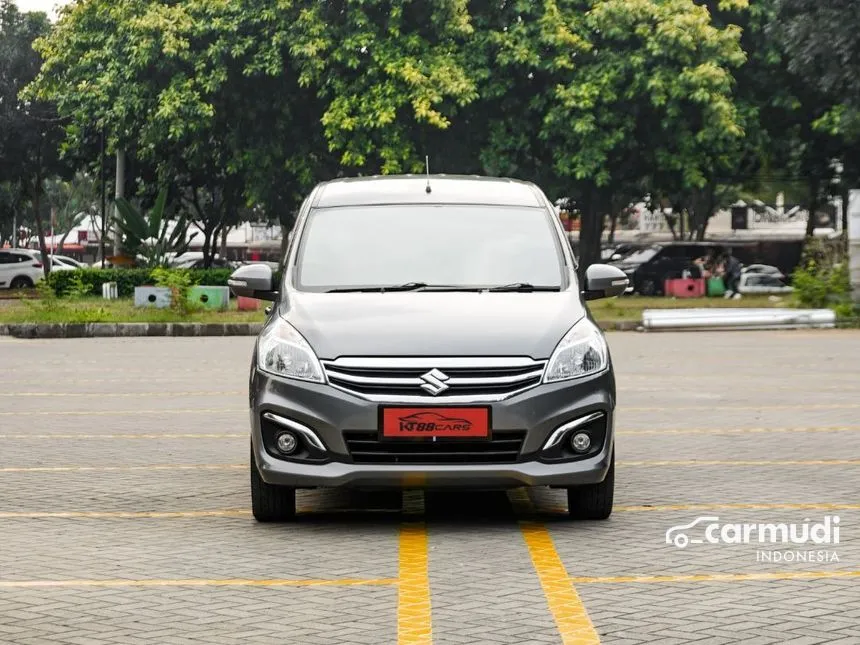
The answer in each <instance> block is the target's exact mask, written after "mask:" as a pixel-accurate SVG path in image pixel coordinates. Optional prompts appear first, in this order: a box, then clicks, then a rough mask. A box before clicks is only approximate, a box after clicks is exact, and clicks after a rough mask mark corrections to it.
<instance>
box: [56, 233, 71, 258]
mask: <svg viewBox="0 0 860 645" xmlns="http://www.w3.org/2000/svg"><path fill="white" fill-rule="evenodd" d="M69 233H71V230H69V231H66V232H65V233H63V236H62V237H61V238H60V243H59V244H57V253H58V254H62V253H63V245H64V244H65V243H66V238H67V237H69Z"/></svg>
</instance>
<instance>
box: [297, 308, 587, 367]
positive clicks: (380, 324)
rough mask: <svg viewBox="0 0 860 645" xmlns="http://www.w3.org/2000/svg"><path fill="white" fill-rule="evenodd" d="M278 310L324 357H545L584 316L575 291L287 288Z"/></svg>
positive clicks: (583, 310)
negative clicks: (289, 290) (331, 290)
mask: <svg viewBox="0 0 860 645" xmlns="http://www.w3.org/2000/svg"><path fill="white" fill-rule="evenodd" d="M280 315H281V316H282V317H283V318H284V319H286V320H287V321H288V322H290V323H291V324H292V325H293V326H294V327H295V328H296V329H298V331H299V332H300V333H301V334H302V335H303V336H304V337H305V338H306V339H307V341H308V342H309V343H310V344H311V346H312V347H313V348H314V351H315V352H316V353H317V356H319V357H320V358H322V359H335V358H338V357H340V356H530V357H532V358H534V359H543V358H548V357H549V356H550V355H551V354H552V351H553V349H555V346H556V345H557V344H558V342H559V341H560V340H561V338H562V336H564V334H565V333H566V332H567V331H568V330H569V329H570V328H571V327H572V326H573V324H574V323H575V322H577V321H578V320H579V319H581V318H582V317H583V316H584V315H585V308H584V307H583V305H582V302H581V301H580V298H579V294H577V293H576V292H575V291H566V292H545V293H544V292H533V293H484V292H432V291H419V292H406V293H306V292H304V293H297V292H293V293H290V294H289V296H288V298H287V299H286V301H285V302H283V304H282V306H281V307H280Z"/></svg>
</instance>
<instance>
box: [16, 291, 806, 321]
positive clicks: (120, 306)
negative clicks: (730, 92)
mask: <svg viewBox="0 0 860 645" xmlns="http://www.w3.org/2000/svg"><path fill="white" fill-rule="evenodd" d="M262 306H263V305H261V309H260V310H259V311H239V310H238V309H236V303H235V301H233V302H231V303H230V309H229V310H227V311H207V310H205V309H204V310H195V311H190V312H188V313H182V312H180V311H175V310H172V309H155V308H148V307H135V306H134V303H133V302H132V301H131V300H129V299H121V300H102V299H101V298H94V297H85V298H80V299H77V300H69V299H66V298H43V299H41V300H2V301H0V323H95V322H107V323H118V322H206V323H210V322H214V323H218V322H223V323H237V322H262V321H263V320H264V319H265V314H264V313H263V309H262ZM790 306H792V304H791V300H790V299H789V298H783V299H782V300H780V301H779V302H771V301H770V300H769V299H768V297H767V296H747V297H745V298H742V299H740V300H725V299H723V298H677V299H676V298H646V297H642V296H624V297H621V298H612V299H608V300H595V301H593V302H590V303H588V307H589V309H591V312H592V313H593V314H594V317H595V318H596V319H597V320H600V321H606V322H614V321H625V320H641V318H642V311H643V310H644V309H676V308H683V309H691V308H719V307H790Z"/></svg>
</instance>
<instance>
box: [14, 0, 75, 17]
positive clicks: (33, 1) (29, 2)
mask: <svg viewBox="0 0 860 645" xmlns="http://www.w3.org/2000/svg"><path fill="white" fill-rule="evenodd" d="M68 1H69V0H16V2H15V4H16V5H17V6H18V9H19V10H20V11H44V12H46V13H47V14H49V15H53V13H54V11H53V10H54V6H56V5H61V4H66V3H68Z"/></svg>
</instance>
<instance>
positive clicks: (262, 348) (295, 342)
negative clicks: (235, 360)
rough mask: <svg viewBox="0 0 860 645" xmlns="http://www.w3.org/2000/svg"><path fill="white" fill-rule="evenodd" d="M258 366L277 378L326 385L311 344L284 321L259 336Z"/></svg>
mask: <svg viewBox="0 0 860 645" xmlns="http://www.w3.org/2000/svg"><path fill="white" fill-rule="evenodd" d="M257 367H258V368H259V369H261V370H263V371H264V372H269V373H271V374H277V375H278V376H286V377H288V378H296V379H301V380H302V381H313V382H315V383H325V377H323V371H322V366H321V365H320V362H319V359H318V358H317V357H316V354H314V350H312V349H311V346H310V345H309V344H308V341H306V340H305V339H304V338H303V337H302V335H301V334H300V333H299V332H297V331H296V329H295V328H294V327H293V326H292V325H291V324H289V323H288V322H286V321H284V320H282V319H281V318H278V319H277V322H276V323H275V324H274V325H272V326H271V327H269V329H268V330H267V331H266V332H265V333H264V334H263V335H262V336H260V340H259V344H258V345H257Z"/></svg>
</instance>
